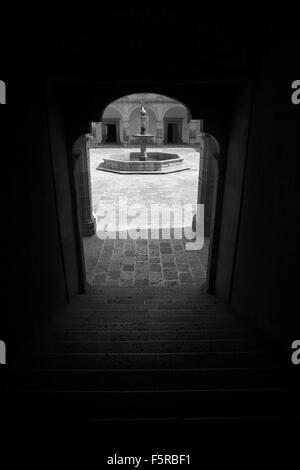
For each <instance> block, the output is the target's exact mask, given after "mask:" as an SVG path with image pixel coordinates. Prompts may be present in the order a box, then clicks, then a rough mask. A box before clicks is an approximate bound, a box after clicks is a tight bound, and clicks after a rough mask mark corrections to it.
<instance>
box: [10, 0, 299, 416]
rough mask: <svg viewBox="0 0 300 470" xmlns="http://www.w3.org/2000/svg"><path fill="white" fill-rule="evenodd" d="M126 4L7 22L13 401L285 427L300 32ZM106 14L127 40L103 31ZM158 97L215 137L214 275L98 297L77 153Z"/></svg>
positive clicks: (290, 391) (44, 411) (294, 402)
mask: <svg viewBox="0 0 300 470" xmlns="http://www.w3.org/2000/svg"><path fill="white" fill-rule="evenodd" d="M241 8H242V9H244V6H242V7H241ZM125 10H126V11H124V12H123V11H122V8H121V7H120V9H118V10H117V11H115V12H113V14H111V15H109V14H106V13H105V12H102V13H101V15H100V16H97V15H85V17H84V18H82V12H81V13H80V18H79V19H78V23H77V22H76V21H75V22H72V21H70V17H69V14H70V13H69V12H68V16H67V20H65V19H64V18H63V17H62V15H58V18H57V19H56V21H55V22H53V23H52V24H51V25H50V26H49V27H48V26H47V25H45V24H44V22H42V23H41V24H42V26H43V27H40V28H39V31H38V34H37V32H36V30H35V29H34V28H30V27H29V25H28V24H27V23H26V22H24V21H23V19H22V18H21V16H20V18H16V19H14V29H18V28H19V29H18V34H20V35H21V33H22V41H19V40H17V38H12V42H11V43H10V44H9V45H8V46H7V51H6V52H5V57H4V65H6V63H7V66H8V67H7V70H9V72H8V73H7V78H6V77H4V78H5V80H6V81H7V89H8V87H9V90H10V91H9V96H10V106H9V107H8V106H7V107H6V108H5V109H6V110H7V113H8V114H7V117H8V119H6V120H7V123H8V124H7V126H6V127H5V138H4V139H3V140H4V141H5V142H4V145H7V146H8V148H7V149H5V152H3V153H4V156H5V158H3V160H2V164H3V167H2V174H3V178H4V180H5V181H4V182H7V184H8V187H5V188H4V183H3V185H2V186H3V187H2V188H1V189H4V191H3V196H2V201H4V203H3V215H2V217H3V221H4V224H5V226H4V227H3V230H2V236H3V243H2V247H3V250H2V251H3V253H2V257H3V264H2V266H3V267H2V272H3V273H5V283H3V286H5V289H4V290H5V293H4V296H3V298H5V299H6V300H7V304H8V308H7V309H5V313H4V315H3V316H1V322H2V320H3V321H4V320H6V317H7V325H5V328H3V330H1V331H3V332H4V335H6V338H4V339H5V340H6V342H7V344H8V345H9V348H8V350H9V354H8V356H9V357H10V359H9V362H10V365H9V367H8V368H7V369H6V370H9V374H8V375H9V377H10V383H9V386H10V388H11V390H12V391H13V396H14V397H15V398H16V401H14V402H13V405H12V406H11V408H9V407H7V409H8V410H9V413H11V415H12V416H14V417H15V418H16V420H18V419H23V418H25V419H24V421H23V422H25V423H27V422H28V421H29V420H34V419H37V420H46V421H48V422H49V421H56V420H57V421H63V420H66V421H71V422H72V421H80V420H82V419H83V420H85V419H86V420H88V421H92V420H96V421H99V422H101V421H103V420H105V419H108V420H113V419H117V420H121V419H130V420H131V419H132V420H134V419H145V420H147V419H152V418H153V419H154V420H158V419H168V420H174V419H191V420H192V419H195V420H199V421H200V420H204V421H209V420H211V419H212V420H216V421H218V422H221V421H222V420H225V421H226V420H228V421H232V420H234V419H245V420H249V421H251V420H254V421H256V422H258V421H259V420H262V421H264V420H266V421H268V420H270V421H271V420H278V422H279V421H280V420H281V419H282V420H285V419H286V420H291V421H292V420H295V421H296V420H298V419H299V416H300V411H299V399H297V397H299V388H298V384H297V383H296V379H297V377H296V375H298V376H299V372H298V371H299V370H300V369H299V366H298V368H297V367H296V366H294V365H293V364H292V362H291V344H292V342H293V341H294V340H296V339H299V337H300V329H299V314H298V310H297V309H296V308H295V305H298V303H299V299H298V290H299V283H298V271H299V269H298V262H297V255H298V243H299V237H298V234H297V232H296V230H295V223H294V221H295V217H296V214H298V213H299V207H298V206H299V198H298V192H297V188H298V185H297V182H296V175H297V174H298V156H299V153H300V148H299V109H300V107H299V106H295V105H293V103H292V101H291V96H290V95H291V83H292V81H293V80H295V79H297V78H299V75H298V73H299V72H298V70H297V69H296V67H298V64H296V61H295V57H297V53H298V40H299V38H298V36H297V28H295V29H293V28H290V27H289V28H287V31H285V34H283V33H282V19H281V18H278V19H276V18H271V17H270V15H268V18H267V17H265V16H264V15H263V14H262V13H261V12H259V13H260V14H259V21H258V20H257V16H255V15H257V11H255V12H254V11H253V12H247V21H246V20H245V15H244V11H240V14H241V16H240V19H239V20H237V16H236V15H233V16H232V15H228V17H227V16H226V15H225V16H224V18H222V21H220V22H219V23H218V22H217V21H216V22H214V21H212V22H205V16H204V15H202V17H201V18H199V17H198V16H197V15H195V14H194V12H193V10H192V9H190V8H186V9H183V8H179V7H177V6H174V7H173V8H172V13H170V10H169V9H168V8H166V7H161V8H160V9H159V11H158V12H156V11H152V9H151V8H150V7H147V8H146V10H145V11H147V12H149V15H148V16H147V15H146V14H145V11H144V10H143V11H142V10H141V9H140V10H134V9H133V8H131V7H126V9H125ZM49 15H50V13H49ZM207 18H210V16H208V17H207ZM21 20H22V24H20V23H18V22H21ZM112 20H113V24H114V31H121V32H122V34H121V33H120V34H119V35H118V34H113V35H111V23H112ZM15 21H16V23H15ZM143 22H146V26H145V31H146V34H145V35H143V36H142V40H139V36H138V31H139V29H138V28H140V27H141V25H143V24H144V23H143ZM53 24H55V28H56V31H55V34H53ZM183 25H184V27H183ZM129 26H130V27H129ZM133 26H134V27H133ZM68 28H69V29H68ZM184 28H185V31H183V29H184ZM99 30H101V35H102V37H105V36H109V35H111V38H110V40H109V41H108V42H107V43H106V44H109V50H108V49H106V48H102V49H101V47H99ZM124 31H125V33H126V34H124ZM149 31H150V32H155V34H149ZM157 31H159V34H157ZM174 31H181V32H182V33H183V32H185V33H186V34H182V38H183V39H182V40H181V41H178V46H177V47H176V48H172V49H171V50H170V51H169V53H168V55H167V56H166V55H165V54H163V53H162V44H165V43H167V41H168V40H169V38H170V37H173V35H174ZM124 38H126V41H125V40H124ZM111 57H114V58H115V57H118V60H113V61H109V59H110V58H111ZM179 63H180V64H181V66H179ZM20 70H26V73H24V75H23V76H22V80H20ZM2 78H3V77H1V79H2ZM153 91H155V93H157V94H161V95H165V96H174V97H176V99H178V100H179V101H180V102H181V103H188V106H189V107H190V111H191V115H193V116H197V117H199V119H202V117H204V120H205V133H207V135H212V136H215V139H216V140H217V141H218V142H219V144H220V149H221V151H220V152H217V153H216V156H215V161H214V163H215V169H216V168H217V170H216V173H217V174H218V184H217V185H216V189H215V192H214V198H213V200H211V201H210V203H211V206H212V207H213V217H211V220H212V221H213V223H212V224H211V229H212V230H211V232H210V243H211V250H210V254H209V260H208V266H209V272H208V275H207V279H208V282H206V284H205V285H204V286H203V287H201V288H200V286H194V287H193V288H183V287H182V288H179V287H178V286H177V287H175V288H170V289H169V288H168V287H166V288H164V291H163V292H162V291H161V290H160V289H159V288H158V287H155V288H151V287H148V288H145V289H144V288H143V287H140V288H135V287H133V288H131V289H129V290H127V289H126V288H125V289H123V288H122V289H121V288H115V289H114V288H111V289H109V288H105V289H99V290H98V292H93V291H92V290H90V289H89V286H88V284H87V276H86V271H85V263H84V261H85V260H84V252H83V237H84V236H89V235H91V233H94V232H93V230H94V227H93V221H92V220H88V221H87V223H86V224H85V225H84V226H83V224H81V216H82V214H83V213H84V211H86V212H88V211H89V209H90V205H89V204H88V202H89V201H88V198H87V197H86V193H83V194H81V196H82V197H81V198H79V197H78V193H77V188H78V185H80V184H81V185H82V186H84V181H83V179H80V177H81V176H82V174H83V173H84V171H82V170H86V168H85V166H86V164H87V162H86V160H84V161H82V160H81V161H80V159H78V158H77V157H78V155H81V153H82V152H83V150H84V148H86V147H84V145H85V143H86V140H87V139H89V136H88V134H89V123H90V122H93V123H94V122H98V121H99V119H100V112H101V110H104V109H105V107H106V106H107V104H108V103H112V102H113V101H114V100H116V98H117V97H122V96H126V95H130V94H133V93H148V92H149V93H153ZM7 96H8V93H7ZM2 108H3V106H2V107H1V109H2ZM16 116H17V119H18V122H19V123H21V124H20V125H19V127H18V129H16V126H15V122H16ZM109 119H111V121H109ZM168 119H170V121H169V123H168V124H167V121H165V122H163V120H160V121H159V126H160V130H162V129H163V128H164V126H165V125H166V126H167V130H169V131H170V132H168V134H170V135H169V136H168V139H171V140H172V141H174V139H175V138H176V134H178V129H179V127H180V125H181V124H180V122H179V121H178V122H177V124H176V125H175V122H173V124H172V122H171V120H174V116H169V117H168ZM116 123H119V117H118V115H117V114H116V113H115V114H111V115H110V116H109V117H108V118H107V124H108V126H107V137H108V139H109V140H113V139H115V138H116V139H117V140H118V139H119V137H121V134H122V138H123V137H124V135H125V137H126V132H125V133H124V132H121V130H120V129H121V127H118V126H119V124H116ZM112 125H113V126H114V127H110V126H112ZM182 125H183V127H184V123H183V124H182ZM169 126H171V127H169ZM176 126H177V131H176ZM189 130H190V131H191V133H193V129H191V128H190V129H189ZM123 131H124V129H123ZM184 132H187V129H186V130H184ZM165 134H166V133H165ZM179 134H180V132H179ZM159 135H160V138H161V139H163V137H162V133H160V134H159ZM16 136H17V138H16ZM177 137H178V135H177ZM15 142H17V143H18V145H22V148H21V150H20V151H19V147H18V151H17V152H16V156H14V154H13V152H12V147H13V146H14V144H13V145H12V143H15ZM74 142H75V144H76V145H75V144H74ZM74 145H75V147H76V149H75V151H74ZM125 145H126V142H125ZM11 155H13V158H8V156H11ZM16 162H17V164H16ZM80 172H81V174H80ZM86 175H87V172H85V173H84V177H86ZM85 183H86V181H85ZM85 187H86V186H85ZM7 201H9V203H8V202H7ZM83 228H84V230H85V231H86V232H85V233H84V230H83ZM194 261H195V260H194ZM1 339H2V338H1ZM11 410H12V411H11Z"/></svg>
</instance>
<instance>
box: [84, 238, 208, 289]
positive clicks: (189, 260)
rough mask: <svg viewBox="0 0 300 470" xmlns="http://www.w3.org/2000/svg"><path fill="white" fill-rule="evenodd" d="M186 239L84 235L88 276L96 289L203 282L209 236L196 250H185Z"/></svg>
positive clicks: (200, 283) (166, 285) (184, 284)
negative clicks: (103, 238)
mask: <svg viewBox="0 0 300 470" xmlns="http://www.w3.org/2000/svg"><path fill="white" fill-rule="evenodd" d="M186 241H188V240H186V239H184V238H183V239H182V240H177V239H174V238H170V239H169V240H166V239H162V238H160V239H159V240H151V239H149V240H142V239H137V240H131V239H122V240H120V239H116V240H111V239H106V240H101V239H99V238H98V237H97V236H94V237H89V238H84V240H83V242H84V251H85V260H86V273H87V280H88V282H89V284H90V285H91V286H92V287H93V289H101V288H102V287H105V286H110V287H114V286H116V287H117V286H119V287H147V286H153V287H155V286H156V287H175V286H200V285H202V284H203V283H204V282H205V278H206V270H207V260H208V248H209V239H206V240H205V244H204V247H203V249H202V250H199V251H193V252H190V251H186V250H185V243H186ZM154 246H155V249H154V248H153V247H154ZM166 251H167V252H166Z"/></svg>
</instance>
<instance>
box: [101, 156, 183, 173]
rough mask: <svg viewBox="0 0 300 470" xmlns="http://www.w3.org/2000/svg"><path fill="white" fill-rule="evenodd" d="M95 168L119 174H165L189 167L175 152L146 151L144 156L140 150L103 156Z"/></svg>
mask: <svg viewBox="0 0 300 470" xmlns="http://www.w3.org/2000/svg"><path fill="white" fill-rule="evenodd" d="M97 170H102V171H111V172H113V173H121V174H152V173H153V174H154V173H155V174H167V173H173V172H175V171H184V170H189V167H188V166H186V165H184V164H183V158H182V157H180V156H179V155H177V154H175V153H166V152H147V154H146V158H145V157H142V155H141V153H140V152H130V153H129V152H127V153H125V152H124V153H120V154H114V155H111V156H110V157H109V158H104V159H103V162H101V163H100V165H98V166H97Z"/></svg>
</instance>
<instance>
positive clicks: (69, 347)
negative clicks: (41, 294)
mask: <svg viewBox="0 0 300 470" xmlns="http://www.w3.org/2000/svg"><path fill="white" fill-rule="evenodd" d="M24 348H25V351H26V352H34V353H39V352H41V353H104V352H117V353H127V352H135V353H137V352H149V353H152V352H158V353H159V352H215V351H216V352H222V351H226V352H234V351H235V352H236V351H239V352H240V351H249V350H256V351H257V350H263V349H264V347H263V344H262V342H261V341H257V340H249V339H236V340H234V339H227V340H226V339H225V340H223V339H220V340H210V339H208V340H167V341H166V340H150V341H145V340H143V341H137V340H130V341H112V340H107V341H44V340H43V341H30V342H27V343H26V344H25V345H24Z"/></svg>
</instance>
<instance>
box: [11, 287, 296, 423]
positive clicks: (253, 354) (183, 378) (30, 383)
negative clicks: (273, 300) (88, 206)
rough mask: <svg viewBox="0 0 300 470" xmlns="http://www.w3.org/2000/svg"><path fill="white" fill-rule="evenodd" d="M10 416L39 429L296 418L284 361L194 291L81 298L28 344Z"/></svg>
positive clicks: (223, 307) (109, 292) (292, 380)
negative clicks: (51, 424) (70, 424)
mask: <svg viewBox="0 0 300 470" xmlns="http://www.w3.org/2000/svg"><path fill="white" fill-rule="evenodd" d="M20 364H21V362H20V363H19V364H18V363H17V365H16V377H15V379H16V386H17V391H16V409H17V410H18V413H22V415H23V416H24V417H26V416H30V418H31V419H34V418H36V419H38V420H42V421H43V420H45V421H93V422H94V421H103V420H108V421H112V420H118V421H120V420H141V419H143V420H189V419H190V420H197V419H198V420H206V419H207V420H235V419H244V420H248V419H249V420H256V419H279V418H282V419H294V418H296V417H297V416H298V417H299V404H298V402H297V397H298V396H299V388H298V387H297V385H296V377H295V376H294V373H295V371H294V369H293V367H289V366H287V365H286V364H287V360H286V358H285V355H284V354H283V353H282V351H280V352H278V351H274V347H273V346H272V345H271V343H269V342H267V341H265V340H264V338H263V337H262V336H261V334H258V333H257V332H255V331H253V330H252V328H251V327H249V325H245V324H244V323H242V322H241V321H240V319H239V318H238V317H237V316H235V315H234V314H233V312H232V311H231V308H230V306H229V305H227V304H225V303H222V302H221V301H219V300H218V299H216V298H215V297H213V296H210V295H208V294H204V293H202V292H201V291H200V290H199V288H196V287H186V288H183V287H181V288H178V287H177V288H165V287H164V288H151V287H147V288H105V289H102V290H99V291H97V292H90V293H87V294H85V295H82V296H77V297H76V298H75V299H74V300H73V301H72V303H71V304H70V305H69V306H68V307H67V308H66V309H65V311H63V312H62V313H61V314H60V315H57V317H56V318H55V319H54V320H53V322H52V323H51V325H50V326H49V327H48V328H47V329H45V330H44V331H39V332H35V333H34V335H33V336H32V337H31V338H30V340H29V341H27V342H26V345H25V352H24V353H23V355H22V365H20Z"/></svg>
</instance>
